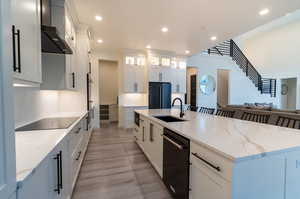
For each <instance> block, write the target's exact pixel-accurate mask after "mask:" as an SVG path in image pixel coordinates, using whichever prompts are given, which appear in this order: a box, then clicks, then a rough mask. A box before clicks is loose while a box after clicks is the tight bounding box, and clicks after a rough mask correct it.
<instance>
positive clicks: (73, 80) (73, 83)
mask: <svg viewBox="0 0 300 199" xmlns="http://www.w3.org/2000/svg"><path fill="white" fill-rule="evenodd" d="M72 88H75V73H74V72H73V73H72Z"/></svg>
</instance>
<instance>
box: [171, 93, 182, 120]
mask: <svg viewBox="0 0 300 199" xmlns="http://www.w3.org/2000/svg"><path fill="white" fill-rule="evenodd" d="M176 100H179V101H180V118H183V116H184V112H183V107H182V106H183V103H182V100H181V99H180V98H179V97H176V98H175V99H174V100H173V103H172V106H174V105H175V102H176Z"/></svg>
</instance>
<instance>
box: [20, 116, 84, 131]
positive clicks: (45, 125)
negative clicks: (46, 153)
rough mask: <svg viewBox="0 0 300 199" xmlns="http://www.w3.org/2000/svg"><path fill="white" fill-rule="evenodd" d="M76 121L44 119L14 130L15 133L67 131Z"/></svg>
mask: <svg viewBox="0 0 300 199" xmlns="http://www.w3.org/2000/svg"><path fill="white" fill-rule="evenodd" d="M78 119H79V117H61V118H45V119H42V120H39V121H36V122H33V123H31V124H28V125H25V126H22V127H20V128H18V129H16V131H35V130H52V129H67V128H69V127H70V126H71V125H72V124H73V123H74V122H75V121H76V120H78Z"/></svg>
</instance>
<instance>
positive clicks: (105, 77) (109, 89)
mask: <svg viewBox="0 0 300 199" xmlns="http://www.w3.org/2000/svg"><path fill="white" fill-rule="evenodd" d="M118 85H119V84H118V62H116V61H107V60H100V61H99V102H100V123H102V124H103V123H110V122H117V121H118V93H119V88H118Z"/></svg>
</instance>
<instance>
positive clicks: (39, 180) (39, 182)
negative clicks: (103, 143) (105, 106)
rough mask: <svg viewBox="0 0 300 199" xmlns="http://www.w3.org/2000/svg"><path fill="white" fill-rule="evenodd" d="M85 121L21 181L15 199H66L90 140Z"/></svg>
mask: <svg viewBox="0 0 300 199" xmlns="http://www.w3.org/2000/svg"><path fill="white" fill-rule="evenodd" d="M85 120H86V117H84V118H83V119H82V120H81V121H80V122H78V124H77V125H75V127H74V128H73V129H72V130H71V131H70V132H69V133H68V135H66V136H65V137H64V138H63V140H62V141H61V142H60V143H59V144H58V145H57V146H56V147H55V148H54V149H53V150H52V151H51V152H50V154H49V155H47V157H46V158H45V159H44V160H43V161H42V163H41V164H40V165H39V166H38V167H37V168H36V169H35V171H34V172H33V174H32V176H29V177H28V179H25V181H23V182H22V183H21V184H20V185H19V187H18V190H17V199H32V198H42V199H69V198H71V195H72V191H73V189H74V186H75V183H76V180H77V176H78V174H79V170H80V167H81V164H82V161H83V157H84V155H85V152H86V149H87V145H88V142H89V139H90V136H91V129H89V130H88V131H87V130H86V128H85V126H86V121H85Z"/></svg>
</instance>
